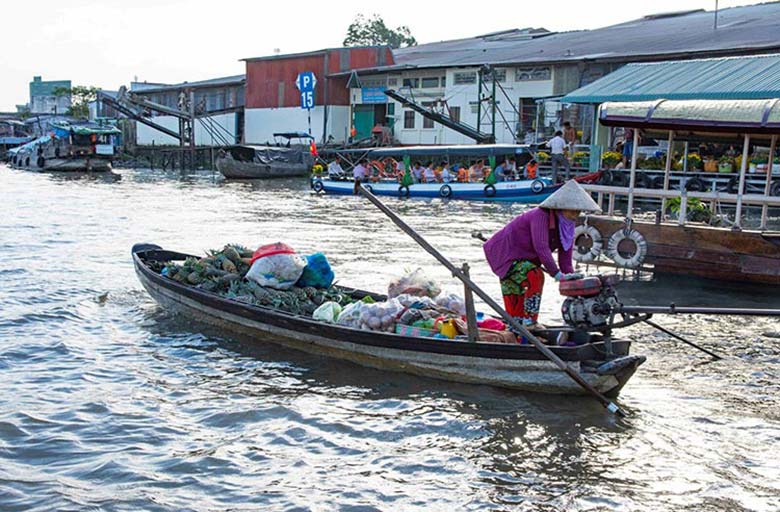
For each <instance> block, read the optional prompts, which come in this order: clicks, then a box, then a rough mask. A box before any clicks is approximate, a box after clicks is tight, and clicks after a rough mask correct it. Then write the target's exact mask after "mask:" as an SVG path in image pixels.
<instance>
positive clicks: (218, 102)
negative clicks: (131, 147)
mask: <svg viewBox="0 0 780 512" xmlns="http://www.w3.org/2000/svg"><path fill="white" fill-rule="evenodd" d="M245 84H246V80H245V77H244V75H234V76H228V77H221V78H213V79H209V80H201V81H196V82H182V83H179V84H170V85H166V84H150V83H145V82H133V83H132V85H131V89H130V92H131V93H132V94H133V96H134V97H136V98H139V99H141V100H146V101H150V102H152V103H155V104H157V105H160V106H162V107H165V108H167V109H173V110H180V111H184V112H188V113H189V112H191V113H192V114H194V117H195V126H194V135H195V144H196V145H198V146H221V145H228V144H235V143H238V142H241V141H242V140H243V127H244V91H245ZM149 114H150V116H151V117H153V118H154V119H153V120H154V122H155V123H156V124H158V125H160V126H163V127H165V128H168V129H170V130H173V131H175V132H178V131H179V118H177V117H175V116H173V115H165V114H162V113H160V112H155V111H154V110H153V109H150V110H149ZM135 124H136V137H135V138H136V144H138V145H141V146H144V145H152V144H155V145H158V146H159V145H163V146H166V145H171V146H172V145H179V141H178V140H176V139H175V138H173V137H171V136H170V135H167V134H165V133H162V132H160V131H157V130H155V129H154V128H152V127H150V126H147V125H144V124H141V123H138V122H136V123H135Z"/></svg>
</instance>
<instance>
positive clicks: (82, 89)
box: [54, 85, 100, 119]
mask: <svg viewBox="0 0 780 512" xmlns="http://www.w3.org/2000/svg"><path fill="white" fill-rule="evenodd" d="M99 90H100V88H99V87H93V86H91V85H89V86H87V85H76V86H74V87H57V88H56V89H54V95H55V96H58V97H59V96H70V107H68V110H67V111H66V112H65V115H68V116H71V117H76V118H81V119H87V118H89V104H90V103H92V102H93V101H95V100H97V93H98V91H99Z"/></svg>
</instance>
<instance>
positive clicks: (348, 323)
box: [336, 302, 363, 328]
mask: <svg viewBox="0 0 780 512" xmlns="http://www.w3.org/2000/svg"><path fill="white" fill-rule="evenodd" d="M362 305H363V303H362V302H353V303H352V304H347V305H346V306H345V307H344V309H342V310H341V313H340V314H339V317H338V320H336V323H337V324H339V325H343V326H345V327H355V328H357V327H360V306H362Z"/></svg>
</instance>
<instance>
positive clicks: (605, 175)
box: [599, 170, 614, 185]
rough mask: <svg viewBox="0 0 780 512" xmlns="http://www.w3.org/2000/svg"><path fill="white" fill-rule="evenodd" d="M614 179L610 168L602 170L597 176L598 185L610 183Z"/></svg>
mask: <svg viewBox="0 0 780 512" xmlns="http://www.w3.org/2000/svg"><path fill="white" fill-rule="evenodd" d="M613 179H614V173H613V172H612V171H610V170H606V171H602V172H601V176H599V185H612V180H613Z"/></svg>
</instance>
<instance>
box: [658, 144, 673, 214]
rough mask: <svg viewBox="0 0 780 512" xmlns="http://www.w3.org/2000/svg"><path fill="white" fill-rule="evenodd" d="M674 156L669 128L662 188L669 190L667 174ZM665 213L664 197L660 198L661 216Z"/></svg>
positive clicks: (670, 170) (668, 174) (669, 172)
mask: <svg viewBox="0 0 780 512" xmlns="http://www.w3.org/2000/svg"><path fill="white" fill-rule="evenodd" d="M673 158H674V130H669V149H667V150H666V163H665V164H664V190H669V176H670V174H671V172H672V159H673ZM665 213H666V198H665V197H664V198H662V199H661V218H662V219H663V216H664V214H665Z"/></svg>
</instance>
